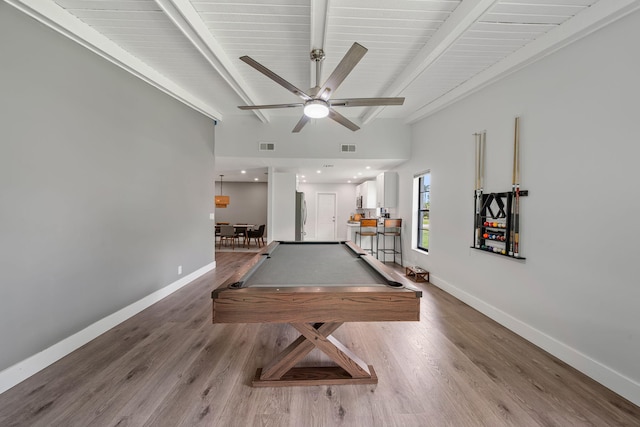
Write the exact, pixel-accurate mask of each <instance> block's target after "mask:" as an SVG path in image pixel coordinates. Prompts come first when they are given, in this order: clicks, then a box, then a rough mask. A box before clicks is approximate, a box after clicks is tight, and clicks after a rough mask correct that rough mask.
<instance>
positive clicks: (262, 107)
mask: <svg viewBox="0 0 640 427" xmlns="http://www.w3.org/2000/svg"><path fill="white" fill-rule="evenodd" d="M302 106H304V103H303V102H298V103H295V104H269V105H238V108H239V109H241V110H266V109H268V108H291V107H302Z"/></svg>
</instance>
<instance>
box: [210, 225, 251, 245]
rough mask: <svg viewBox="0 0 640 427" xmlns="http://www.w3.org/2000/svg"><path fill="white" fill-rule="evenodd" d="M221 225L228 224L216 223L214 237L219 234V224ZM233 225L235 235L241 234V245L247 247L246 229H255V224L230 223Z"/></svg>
mask: <svg viewBox="0 0 640 427" xmlns="http://www.w3.org/2000/svg"><path fill="white" fill-rule="evenodd" d="M221 225H230V224H229V223H226V224H225V223H217V224H216V237H217V236H219V235H220V226H221ZM232 225H233V229H234V231H235V233H236V236H238V237H240V236H242V239H243V240H242V246H247V247H249V236H248V234H247V233H248V231H249V230H255V229H256V225H255V224H232Z"/></svg>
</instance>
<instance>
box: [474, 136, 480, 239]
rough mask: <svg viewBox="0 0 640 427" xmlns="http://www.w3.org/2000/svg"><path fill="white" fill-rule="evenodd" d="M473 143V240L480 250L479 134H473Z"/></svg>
mask: <svg viewBox="0 0 640 427" xmlns="http://www.w3.org/2000/svg"><path fill="white" fill-rule="evenodd" d="M473 136H474V143H475V149H476V157H475V162H476V163H475V168H476V171H475V172H476V175H475V180H476V183H475V197H474V204H475V211H476V215H475V220H474V229H475V238H474V246H475V247H476V248H478V249H479V248H480V233H481V231H482V230H481V226H482V225H481V224H482V221H481V218H480V208H481V205H482V189H481V184H480V148H481V145H480V144H481V139H480V134H479V133H474V134H473Z"/></svg>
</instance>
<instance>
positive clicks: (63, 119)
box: [0, 2, 215, 370]
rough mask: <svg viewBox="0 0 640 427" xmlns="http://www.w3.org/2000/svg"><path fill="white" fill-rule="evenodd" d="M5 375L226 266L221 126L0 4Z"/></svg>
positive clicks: (0, 312)
mask: <svg viewBox="0 0 640 427" xmlns="http://www.w3.org/2000/svg"><path fill="white" fill-rule="evenodd" d="M0 58H2V65H1V66H0V94H1V95H0V342H1V343H2V351H1V352H0V370H2V369H4V368H7V367H9V366H11V365H12V364H14V363H16V362H18V361H20V360H22V359H24V358H26V357H28V356H31V355H33V354H35V353H37V352H39V351H41V350H43V349H45V348H47V347H49V346H51V345H53V344H54V343H56V342H58V341H60V340H62V339H64V338H66V337H68V336H70V335H71V334H73V333H75V332H77V331H79V330H81V329H83V328H85V327H87V326H88V325H90V324H91V323H93V322H95V321H97V320H99V319H101V318H103V317H105V316H107V315H109V314H111V313H114V312H115V311H117V310H119V309H121V308H122V307H124V306H126V305H128V304H130V303H132V302H134V301H136V300H138V299H140V298H142V297H144V296H146V295H148V294H150V293H152V292H154V291H156V290H158V289H160V288H163V287H165V286H166V285H168V284H170V283H172V282H174V281H176V280H177V279H178V278H179V276H178V274H177V266H178V265H182V266H183V275H184V274H188V273H190V272H192V271H194V270H196V269H198V268H200V267H203V266H205V265H207V264H209V263H210V262H211V261H212V259H213V237H212V236H213V224H212V222H211V220H210V219H209V212H213V195H214V187H213V183H214V179H215V177H214V173H213V148H214V147H213V144H214V126H213V123H212V122H211V121H210V120H209V119H207V118H205V117H204V116H202V115H200V114H198V113H196V112H194V111H192V110H190V109H189V108H187V107H186V106H184V105H183V104H181V103H179V102H177V101H175V100H174V99H172V98H170V97H168V96H166V95H164V94H163V93H161V92H160V91H158V90H157V89H154V88H152V87H151V86H149V85H147V84H146V83H143V82H142V81H141V80H139V79H137V78H135V77H133V76H132V75H131V74H129V73H127V72H125V71H123V70H121V69H120V68H118V67H116V66H114V65H113V64H111V63H109V62H107V61H105V60H103V59H101V58H100V57H98V56H97V55H95V54H93V53H91V52H90V51H88V50H87V49H85V48H84V47H81V46H80V45H78V44H76V43H74V42H72V41H70V40H68V39H67V38H65V37H63V36H61V35H59V34H58V33H56V32H54V31H52V30H50V29H49V28H46V27H44V26H42V25H41V24H39V23H37V22H36V21H34V20H32V19H30V18H28V17H27V16H26V15H24V14H22V13H20V12H18V11H17V10H15V9H14V8H12V7H10V6H8V5H7V4H6V3H4V2H0Z"/></svg>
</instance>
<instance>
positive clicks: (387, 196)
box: [376, 172, 398, 208]
mask: <svg viewBox="0 0 640 427" xmlns="http://www.w3.org/2000/svg"><path fill="white" fill-rule="evenodd" d="M376 187H377V200H376V206H377V207H379V208H395V207H396V205H397V204H398V173H397V172H383V173H381V174H380V175H378V177H377V179H376Z"/></svg>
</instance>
